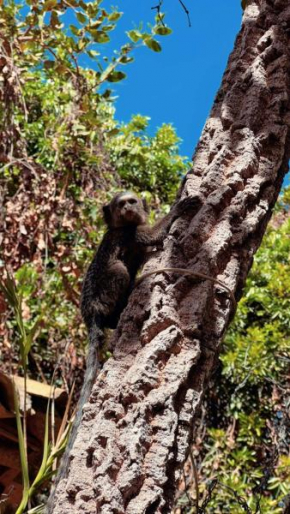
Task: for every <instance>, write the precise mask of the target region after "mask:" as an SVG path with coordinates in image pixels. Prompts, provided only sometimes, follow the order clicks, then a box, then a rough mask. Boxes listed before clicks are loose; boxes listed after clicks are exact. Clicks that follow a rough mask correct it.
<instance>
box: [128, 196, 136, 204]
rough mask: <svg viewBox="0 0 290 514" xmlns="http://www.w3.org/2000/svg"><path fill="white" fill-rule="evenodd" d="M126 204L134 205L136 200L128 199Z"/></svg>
mask: <svg viewBox="0 0 290 514" xmlns="http://www.w3.org/2000/svg"><path fill="white" fill-rule="evenodd" d="M128 202H129V203H130V204H131V205H133V204H134V203H137V200H136V198H129V200H128Z"/></svg>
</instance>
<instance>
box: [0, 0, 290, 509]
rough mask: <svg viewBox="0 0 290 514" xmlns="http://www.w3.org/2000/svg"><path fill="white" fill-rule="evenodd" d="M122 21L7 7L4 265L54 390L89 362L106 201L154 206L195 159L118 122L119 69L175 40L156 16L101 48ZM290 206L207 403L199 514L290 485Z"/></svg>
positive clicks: (189, 483) (266, 500)
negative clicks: (88, 310) (84, 306)
mask: <svg viewBox="0 0 290 514" xmlns="http://www.w3.org/2000/svg"><path fill="white" fill-rule="evenodd" d="M120 16H121V13H120V12H119V11H118V10H117V9H113V10H111V11H109V12H108V11H107V10H105V9H104V8H102V2H101V1H94V2H83V1H82V0H80V1H79V0H70V2H66V1H65V0H46V1H40V2H39V1H36V0H27V1H26V2H25V4H24V5H23V6H20V5H19V4H17V3H16V4H15V3H14V2H13V1H11V0H9V1H6V2H5V1H4V2H3V3H1V4H0V45H1V50H0V81H1V83H0V85H1V91H0V157H1V163H2V167H1V170H0V187H1V193H2V194H1V198H2V202H3V208H2V210H1V214H0V217H1V219H0V221H1V223H0V226H2V228H1V229H0V230H1V232H0V241H1V265H2V270H3V266H4V263H5V265H6V267H7V268H8V269H9V270H10V271H12V272H13V273H14V276H15V278H16V283H17V289H18V294H20V295H21V296H22V319H23V323H24V326H25V329H26V331H27V332H29V330H30V329H31V328H32V327H35V326H36V325H35V323H36V321H37V330H35V331H33V341H32V346H31V351H30V353H29V356H28V364H27V370H28V374H29V376H30V377H31V378H34V379H37V380H39V381H42V382H43V381H47V382H48V383H49V382H50V380H51V377H52V375H53V373H54V378H55V381H56V384H57V385H63V386H64V387H66V388H67V390H70V388H71V386H72V383H73V381H74V380H76V383H77V388H76V389H78V386H80V384H81V382H82V377H83V370H84V367H85V346H86V331H85V328H84V325H83V324H82V322H81V318H80V314H79V308H78V304H79V296H80V286H81V282H82V277H83V274H84V271H85V269H86V267H87V265H88V263H89V262H90V260H91V259H92V256H93V253H94V251H95V249H96V246H97V244H98V242H99V241H100V239H101V237H102V235H103V231H104V225H103V221H102V217H101V215H100V212H101V206H102V205H103V204H104V202H106V201H107V200H109V199H110V198H111V197H112V195H113V194H114V193H115V192H116V191H119V190H120V189H134V191H136V192H140V193H142V194H143V195H144V196H145V197H146V199H147V200H148V202H149V204H150V205H151V206H152V207H153V210H154V213H155V214H157V215H160V214H162V213H163V212H166V211H167V210H168V209H169V206H170V204H171V202H172V201H173V199H174V197H175V194H176V190H177V188H178V186H179V184H180V181H181V179H182V176H183V175H184V174H185V172H186V169H187V168H188V162H187V160H186V158H184V157H182V156H180V155H179V153H178V144H179V139H178V137H177V135H176V132H175V130H174V128H173V127H172V126H171V125H168V124H167V125H165V124H164V125H163V126H162V127H160V128H159V129H158V130H157V131H156V133H155V135H154V136H150V135H149V133H148V123H149V119H148V118H146V117H144V116H140V115H136V116H134V117H133V118H132V119H131V121H130V122H129V123H128V124H124V123H121V122H119V121H117V120H116V119H115V110H114V97H113V95H112V91H111V90H110V84H112V83H114V82H117V81H119V80H123V79H124V78H125V77H126V75H125V73H124V71H123V69H124V67H125V66H127V65H128V64H129V63H130V61H131V60H132V59H133V56H134V55H135V51H136V50H137V48H138V46H140V45H145V46H147V47H148V49H149V50H152V51H155V52H158V51H160V50H161V47H160V42H159V40H160V37H162V36H164V35H168V34H170V29H169V27H167V25H166V23H165V19H164V17H163V15H161V16H160V15H159V16H157V18H156V20H155V24H154V25H153V26H152V27H148V28H146V29H145V30H144V29H142V28H138V29H134V30H129V32H128V33H127V35H128V42H127V43H126V44H125V45H124V46H123V47H122V48H120V49H119V50H117V51H116V53H115V57H114V59H113V60H110V61H109V60H107V59H106V57H105V53H104V45H105V43H106V42H108V41H109V37H110V32H111V31H112V30H114V29H115V27H116V24H117V22H118V19H119V18H120ZM67 20H70V21H69V22H68V21H67ZM71 20H73V22H72V21H71ZM84 59H85V62H86V63H88V62H89V63H90V66H88V65H87V64H86V66H84V64H83V63H84ZM289 203H290V194H289V193H286V194H285V195H284V199H283V202H282V203H281V205H280V207H279V208H278V209H277V213H276V216H275V222H274V223H273V224H272V226H271V227H270V229H269V230H268V232H267V236H266V237H265V240H264V244H263V247H262V248H261V249H260V251H259V253H258V255H257V257H256V260H255V265H254V267H253V271H252V274H251V277H250V278H249V280H248V285H247V288H246V291H245V295H244V297H243V299H242V300H241V301H240V304H239V309H238V313H237V316H236V318H235V320H234V322H233V324H232V328H231V330H230V333H229V334H228V336H227V338H226V341H225V344H224V349H223V353H222V355H221V364H220V365H219V366H218V368H217V371H216V376H215V377H214V384H215V385H214V386H213V388H212V390H211V391H210V392H209V394H208V397H207V400H206V403H205V405H204V407H203V415H202V421H201V423H200V427H199V430H198V437H197V443H196V445H195V446H194V447H193V450H192V457H194V461H195V466H196V469H197V475H198V483H199V494H200V505H201V504H203V506H204V509H206V510H200V512H212V513H219V512H220V513H225V512H235V513H239V512H247V510H246V507H245V504H246V505H248V509H251V510H248V512H260V511H261V512H263V513H273V514H276V513H278V512H281V511H282V506H281V505H280V504H279V502H281V500H282V498H283V497H284V496H285V495H286V494H287V493H288V492H290V477H289V464H290V459H289V455H288V448H289V416H288V417H287V409H289V394H288V393H287V386H289V362H290V355H289V333H290V326H289V323H290V314H289V312H290V311H289V307H290V297H289V286H290V278H289V277H290V273H289V271H290V269H289V250H290V240H289V234H290V221H289V216H288V210H289ZM152 217H153V214H152ZM0 313H1V325H0V336H1V358H2V362H3V367H4V368H5V369H6V370H7V371H8V370H9V371H10V372H13V373H15V374H23V365H22V360H21V355H20V352H19V345H18V342H19V336H21V334H20V335H19V330H18V328H17V327H18V325H17V322H16V320H15V317H14V316H13V312H12V310H11V308H10V307H9V306H8V304H7V303H6V302H5V299H4V296H3V295H2V296H1V297H0ZM287 429H288V433H287ZM185 471H186V478H185V480H183V481H182V482H181V483H180V488H179V497H178V499H177V506H176V509H178V510H179V511H182V512H195V507H194V497H196V486H195V485H194V480H193V469H192V464H187V465H186V467H185ZM214 480H218V481H219V484H217V485H216V482H214ZM220 484H224V486H223V487H222V486H221V485H220ZM233 491H235V492H236V495H238V496H236V497H235V495H234V493H233ZM206 503H208V504H207V506H206V507H205V505H206ZM279 505H280V506H279Z"/></svg>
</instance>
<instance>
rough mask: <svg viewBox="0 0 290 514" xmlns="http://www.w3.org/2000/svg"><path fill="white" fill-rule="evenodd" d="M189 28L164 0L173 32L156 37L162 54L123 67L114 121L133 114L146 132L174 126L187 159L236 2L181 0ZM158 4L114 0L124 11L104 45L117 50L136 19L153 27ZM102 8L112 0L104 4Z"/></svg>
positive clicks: (171, 1)
mask: <svg viewBox="0 0 290 514" xmlns="http://www.w3.org/2000/svg"><path fill="white" fill-rule="evenodd" d="M184 2H185V3H186V5H187V8H188V9H189V11H190V17H191V24H192V26H191V28H189V27H188V22H187V17H186V15H185V13H184V11H183V10H182V8H181V5H180V3H179V2H178V0H164V2H163V11H164V12H166V20H167V23H168V24H169V26H170V27H171V28H172V29H173V34H172V35H171V36H166V37H159V41H160V43H161V44H162V52H161V53H155V52H152V51H150V50H149V49H147V48H145V47H144V48H140V49H138V50H137V51H136V52H135V61H134V62H133V63H132V64H130V65H128V66H126V67H124V68H122V71H125V72H126V73H127V79H125V80H124V81H122V82H120V83H118V84H115V85H114V91H115V93H116V95H117V96H118V99H117V102H116V107H117V113H116V118H117V119H118V120H119V121H128V120H129V119H130V117H131V115H132V114H137V113H138V114H143V115H146V116H149V117H150V118H151V122H150V131H151V132H152V133H153V132H154V131H155V129H156V128H157V127H159V126H161V125H162V123H169V122H170V123H172V124H173V125H174V126H175V128H176V130H177V134H178V135H179V137H180V138H182V140H183V142H182V144H181V147H180V151H181V153H182V154H183V155H187V156H188V157H191V156H192V154H193V151H194V148H195V146H196V143H197V141H198V139H199V136H200V134H201V131H202V128H203V126H204V123H205V121H206V118H207V116H208V113H209V111H210V108H211V106H212V103H213V100H214V97H215V94H216V92H217V90H218V88H219V85H220V82H221V78H222V75H223V72H224V70H225V67H226V63H227V60H228V57H229V54H230V52H231V50H232V48H233V44H234V40H235V37H236V35H237V33H238V31H239V28H240V25H241V17H242V9H241V5H240V0H222V1H219V2H217V1H213V0H184ZM156 3H157V1H156V0H119V1H118V0H117V1H115V2H114V5H117V6H118V7H119V9H120V10H121V11H123V12H124V15H123V17H122V19H121V20H120V21H119V23H118V26H117V28H116V30H115V31H114V32H111V33H110V36H111V38H112V43H111V44H110V45H109V47H108V54H109V53H110V47H111V48H118V47H119V46H120V45H122V44H124V43H125V42H126V41H127V39H126V35H125V31H126V30H131V29H132V28H134V27H135V26H136V25H138V24H139V22H140V21H143V23H144V24H146V23H147V22H151V23H153V21H154V12H155V11H152V10H151V7H152V6H154V5H156ZM103 5H104V7H106V6H108V7H110V6H111V5H112V4H111V2H109V1H107V0H105V1H104V4H103Z"/></svg>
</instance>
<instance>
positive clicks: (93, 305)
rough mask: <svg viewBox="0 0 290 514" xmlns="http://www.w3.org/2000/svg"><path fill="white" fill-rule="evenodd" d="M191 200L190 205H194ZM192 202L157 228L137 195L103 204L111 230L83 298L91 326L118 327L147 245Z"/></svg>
mask: <svg viewBox="0 0 290 514" xmlns="http://www.w3.org/2000/svg"><path fill="white" fill-rule="evenodd" d="M192 203H193V202H192V200H191V204H192ZM188 204H189V201H187V202H186V201H183V202H181V205H180V204H179V206H178V205H176V206H174V207H173V209H172V211H171V212H170V213H169V214H167V216H165V217H164V218H163V219H161V220H160V221H158V222H157V223H156V224H155V225H154V227H150V226H149V225H148V224H147V217H148V207H147V204H146V202H145V200H142V199H140V198H138V197H137V196H136V195H135V194H133V193H130V192H124V193H119V194H117V195H116V196H115V197H114V198H113V200H112V201H111V202H110V203H109V204H108V205H105V206H104V207H103V212H104V218H105V222H106V224H107V226H108V231H107V233H106V234H105V236H104V238H103V240H102V242H101V244H100V246H99V248H98V251H97V253H96V255H95V257H94V259H93V261H92V263H91V265H90V267H89V269H88V271H87V274H86V277H85V280H84V284H83V290H82V300H81V312H82V316H83V319H84V321H85V323H86V325H87V327H88V330H89V331H90V330H91V328H92V326H94V325H97V326H99V327H108V328H116V326H117V323H118V320H119V317H120V314H121V312H122V311H123V309H124V307H125V306H126V304H127V301H128V297H129V294H130V292H131V290H132V288H133V285H134V280H135V277H136V274H137V271H138V270H139V268H140V266H141V265H142V263H143V261H144V258H145V255H146V247H148V246H156V245H160V244H161V243H162V242H163V240H164V238H165V236H166V234H167V232H168V229H169V227H170V225H171V223H172V221H173V220H174V218H176V217H177V216H178V215H179V214H180V213H181V212H182V211H183V210H184V208H186V205H188Z"/></svg>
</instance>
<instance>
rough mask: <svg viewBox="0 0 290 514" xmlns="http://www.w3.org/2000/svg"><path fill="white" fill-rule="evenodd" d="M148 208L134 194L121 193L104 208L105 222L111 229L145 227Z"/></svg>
mask: <svg viewBox="0 0 290 514" xmlns="http://www.w3.org/2000/svg"><path fill="white" fill-rule="evenodd" d="M146 209H147V207H146V203H144V202H143V201H142V200H141V199H140V198H138V197H137V196H136V195H134V194H133V193H119V194H118V195H116V196H115V198H113V200H112V201H111V202H110V204H109V205H106V206H104V207H103V211H104V215H105V221H106V222H107V224H108V225H109V226H110V227H116V228H117V227H123V226H126V225H136V226H137V225H143V224H144V223H146V220H147V210H146Z"/></svg>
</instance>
